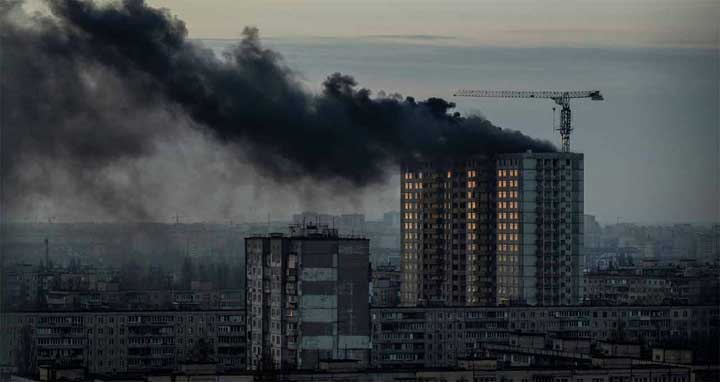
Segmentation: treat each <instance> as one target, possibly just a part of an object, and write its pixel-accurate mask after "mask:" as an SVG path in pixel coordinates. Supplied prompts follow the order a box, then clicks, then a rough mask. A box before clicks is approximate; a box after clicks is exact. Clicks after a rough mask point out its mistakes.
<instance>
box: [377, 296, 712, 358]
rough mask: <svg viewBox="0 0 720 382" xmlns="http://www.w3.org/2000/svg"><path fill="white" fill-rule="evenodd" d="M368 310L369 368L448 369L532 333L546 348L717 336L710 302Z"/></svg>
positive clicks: (530, 342)
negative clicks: (557, 343) (558, 343)
mask: <svg viewBox="0 0 720 382" xmlns="http://www.w3.org/2000/svg"><path fill="white" fill-rule="evenodd" d="M371 314H372V323H373V326H372V343H373V352H372V365H373V366H375V367H380V368H393V367H415V368H429V367H456V366H457V365H458V364H459V363H460V361H461V360H462V359H467V358H477V357H481V356H483V355H484V354H486V353H485V352H486V351H487V350H489V348H488V345H497V346H520V347H526V348H533V347H535V348H536V347H538V342H537V339H536V338H535V336H537V333H542V337H544V338H543V339H542V340H539V341H540V342H539V344H542V343H546V344H547V348H548V349H549V350H553V351H557V349H553V348H552V347H551V345H553V344H554V343H553V342H551V340H552V339H553V338H555V339H565V340H567V339H571V338H572V339H578V340H581V339H585V340H590V341H592V342H593V344H594V345H598V346H599V345H600V343H601V342H602V341H605V342H609V343H613V344H617V343H618V341H617V339H622V341H623V342H622V343H627V342H632V343H636V344H637V343H640V342H642V343H643V345H646V346H655V345H656V344H662V343H664V342H665V341H672V340H673V339H676V338H685V339H688V340H691V341H697V340H702V339H711V338H717V337H718V335H720V324H719V323H720V308H718V307H717V306H623V307H618V306H556V307H520V306H518V307H432V308H430V307H397V308H373V309H372V310H371ZM519 334H522V336H519ZM707 346H711V345H707ZM715 346H717V345H715ZM494 350H496V351H497V350H499V349H494ZM505 350H510V349H505ZM575 350H577V349H575ZM563 351H564V350H563ZM588 360H589V358H588Z"/></svg>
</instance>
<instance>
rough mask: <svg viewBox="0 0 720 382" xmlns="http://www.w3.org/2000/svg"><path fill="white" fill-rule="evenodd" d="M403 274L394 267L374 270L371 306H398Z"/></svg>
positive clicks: (384, 266)
mask: <svg viewBox="0 0 720 382" xmlns="http://www.w3.org/2000/svg"><path fill="white" fill-rule="evenodd" d="M401 277H402V274H401V273H400V270H399V269H398V268H397V267H395V266H393V265H380V266H377V267H375V268H374V269H373V270H372V276H371V279H370V285H371V290H370V305H372V306H397V305H398V304H399V303H400V285H401V282H400V280H401Z"/></svg>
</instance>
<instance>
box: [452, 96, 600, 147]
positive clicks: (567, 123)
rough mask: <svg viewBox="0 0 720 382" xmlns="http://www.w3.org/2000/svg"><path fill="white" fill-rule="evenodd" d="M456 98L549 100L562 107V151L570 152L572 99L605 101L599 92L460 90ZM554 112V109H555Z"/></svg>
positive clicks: (559, 128)
mask: <svg viewBox="0 0 720 382" xmlns="http://www.w3.org/2000/svg"><path fill="white" fill-rule="evenodd" d="M453 96H454V97H493V98H548V99H551V100H553V101H555V103H556V104H558V105H560V106H562V109H560V127H558V129H557V130H558V131H559V132H560V141H561V142H562V151H563V152H566V153H567V152H570V132H572V130H573V129H572V123H571V120H572V118H571V113H570V100H571V99H572V98H590V99H591V100H593V101H602V100H604V98H603V96H602V94H600V91H599V90H575V91H532V90H458V91H457V92H455V94H453ZM553 110H554V108H553Z"/></svg>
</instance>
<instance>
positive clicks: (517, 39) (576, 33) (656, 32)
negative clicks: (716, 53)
mask: <svg viewBox="0 0 720 382" xmlns="http://www.w3.org/2000/svg"><path fill="white" fill-rule="evenodd" d="M149 3H150V4H153V5H158V6H163V7H167V8H169V9H171V10H172V11H173V12H174V13H176V14H177V15H179V16H180V17H181V18H182V19H183V20H185V21H186V22H187V24H188V25H189V27H190V29H191V35H192V37H196V38H208V37H213V38H235V37H238V36H239V32H240V30H241V29H240V27H241V26H244V25H256V26H258V27H260V28H261V30H262V31H263V34H264V35H265V36H273V37H289V36H292V37H318V36H322V37H358V36H368V35H426V36H445V37H457V38H461V39H469V40H472V41H473V42H477V43H483V44H494V45H521V46H525V45H546V44H552V45H557V44H561V45H564V44H573V45H580V46H588V45H590V44H592V45H595V44H602V45H611V46H629V45H662V46H668V45H671V46H698V45H701V46H706V47H708V46H710V47H713V46H716V44H715V43H716V42H717V27H718V20H719V19H720V11H719V8H720V7H719V6H718V1H717V0H572V1H567V0H445V1H437V0H242V1H237V0H205V1H197V0H149Z"/></svg>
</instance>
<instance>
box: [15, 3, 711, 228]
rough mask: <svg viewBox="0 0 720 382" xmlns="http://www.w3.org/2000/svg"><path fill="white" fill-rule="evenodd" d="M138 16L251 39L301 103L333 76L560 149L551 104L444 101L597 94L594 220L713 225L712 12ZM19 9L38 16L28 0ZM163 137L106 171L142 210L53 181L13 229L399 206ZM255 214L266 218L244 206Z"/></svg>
mask: <svg viewBox="0 0 720 382" xmlns="http://www.w3.org/2000/svg"><path fill="white" fill-rule="evenodd" d="M149 4H150V5H153V6H159V7H167V8H168V10H169V12H170V13H171V14H173V15H176V16H177V17H178V18H179V19H181V20H182V21H183V22H184V23H185V26H186V27H187V30H188V34H189V37H190V38H191V39H194V40H195V41H197V42H199V43H201V44H203V45H205V46H208V47H211V48H213V49H214V50H215V51H216V52H217V53H218V54H221V51H222V50H223V49H225V48H228V47H230V46H232V45H233V44H235V43H237V41H239V38H240V37H241V32H242V29H243V28H244V27H245V26H256V27H258V28H259V32H260V43H261V44H263V45H264V46H266V47H268V48H270V49H273V50H275V51H276V52H277V53H278V54H280V55H281V56H282V61H281V62H282V63H284V64H286V65H287V66H288V67H289V68H290V69H291V70H292V71H293V72H294V73H295V75H296V77H297V78H298V79H299V80H300V82H301V83H302V85H303V86H304V87H305V88H307V89H308V90H309V91H311V92H319V91H321V89H320V88H321V83H322V82H323V81H324V80H325V79H326V78H327V76H329V75H330V74H332V73H335V72H341V73H343V74H347V75H351V76H353V77H354V78H355V79H356V80H357V82H358V86H359V87H364V88H368V89H370V90H371V91H372V92H373V94H374V95H377V94H378V92H380V91H383V92H384V93H386V94H394V93H399V94H402V95H403V96H412V97H415V98H417V99H419V100H420V99H426V98H429V97H441V98H444V99H446V100H448V101H452V102H455V103H457V105H458V106H457V109H456V110H457V111H459V112H461V113H463V114H466V115H472V114H479V115H482V116H484V117H486V118H487V119H488V120H489V121H490V122H492V123H494V124H495V125H497V126H501V127H503V128H509V129H513V130H519V131H521V132H523V133H525V134H527V135H529V136H532V137H536V138H539V139H543V140H547V141H551V142H553V143H555V144H556V145H557V144H558V136H557V133H556V132H553V130H552V126H553V122H555V123H556V124H557V123H558V122H557V121H553V115H552V107H553V106H555V105H554V104H553V103H552V102H551V101H547V100H546V101H543V100H536V101H515V100H502V99H467V98H465V99H463V98H453V97H452V92H453V91H454V90H455V89H457V88H463V87H471V88H472V87H482V88H486V89H494V88H507V89H531V90H535V89H538V90H541V89H551V90H553V89H593V88H602V89H603V92H604V94H605V101H604V102H603V103H586V102H576V103H575V105H574V116H573V117H574V118H573V119H574V122H575V128H576V132H575V134H574V135H573V137H572V144H573V149H574V150H577V151H578V152H584V153H585V155H586V156H587V158H588V159H590V160H588V162H587V164H586V166H587V167H586V176H585V180H586V195H585V203H586V211H588V212H592V213H594V214H596V215H597V216H598V218H599V219H600V220H601V221H604V222H616V221H617V219H619V220H620V221H628V222H640V223H642V222H644V223H661V224H662V223H677V222H712V221H716V220H717V217H718V208H720V207H718V206H719V204H718V194H719V193H718V162H719V158H718V141H719V138H718V113H717V104H718V84H717V81H712V80H708V79H712V78H717V72H718V53H717V41H718V36H717V22H716V20H717V18H716V17H715V16H718V15H717V7H714V4H713V2H712V1H688V2H685V1H682V2H681V1H662V2H659V3H655V2H653V3H652V6H650V5H649V4H650V3H648V2H646V1H631V2H614V1H613V2H602V3H600V2H592V1H581V2H579V3H578V4H577V6H576V7H571V8H567V9H563V8H561V7H558V3H557V2H553V1H549V2H528V1H518V2H512V3H511V4H509V5H508V4H505V3H502V4H501V3H500V2H494V1H483V2H463V1H461V2H447V3H434V2H423V1H420V2H407V1H406V2H403V1H401V2H382V1H370V2H362V3H360V2H353V1H348V2H327V1H308V2H285V1H270V2H253V1H249V2H246V1H244V2H239V3H238V2H220V3H218V4H217V6H213V7H205V6H201V5H199V4H198V3H196V2H191V1H171V2H163V1H150V2H149ZM25 7H26V8H27V9H29V10H39V11H40V12H46V7H45V6H44V5H43V4H41V3H38V2H32V1H31V2H28V3H27V4H25ZM221 10H222V11H221ZM549 25H552V26H549ZM539 74H542V75H539ZM163 123H164V122H163ZM174 123H175V124H178V125H183V124H185V123H184V122H182V118H181V119H180V120H178V121H175V122H174ZM161 136H163V139H161V140H156V141H155V143H154V144H153V150H151V152H149V153H146V154H145V155H143V156H142V161H141V162H133V161H130V162H125V163H113V164H112V166H111V167H108V168H106V169H105V170H104V171H105V172H104V174H103V176H105V177H106V180H108V185H107V187H108V188H113V187H114V188H117V189H118V190H123V189H124V190H125V191H122V192H124V193H127V192H129V189H131V188H132V189H137V190H138V191H139V193H138V194H137V195H135V197H134V199H136V201H135V203H137V204H142V205H143V209H146V211H145V212H144V213H143V214H140V215H139V216H133V215H132V214H130V215H128V214H127V213H125V212H124V211H123V213H115V212H114V211H112V208H110V209H108V208H104V207H103V206H102V204H103V202H102V201H99V200H88V198H84V197H82V195H83V193H84V191H83V186H82V185H77V184H76V185H72V183H73V181H70V180H68V179H66V178H62V177H60V176H56V177H57V179H52V177H49V178H50V181H49V183H50V184H48V187H46V188H44V189H43V191H42V192H39V193H38V194H34V193H33V192H32V191H31V190H28V191H31V192H30V194H29V195H24V197H23V200H22V202H21V203H19V204H21V207H20V208H17V209H15V210H14V211H16V212H15V213H13V217H14V218H15V219H17V220H28V221H32V220H46V219H47V218H50V217H55V218H56V219H60V220H61V221H62V220H65V221H93V220H117V219H120V220H126V219H130V220H133V219H136V220H137V219H139V220H157V221H167V220H168V219H170V217H171V216H174V215H177V214H180V215H183V216H185V217H186V218H187V219H188V221H229V220H235V221H253V220H255V221H257V220H266V219H267V214H270V216H271V218H276V219H284V218H287V217H288V214H287V212H286V211H288V210H295V211H300V210H313V209H314V210H320V211H339V212H360V213H365V214H367V215H369V216H379V215H381V214H382V212H383V211H387V210H392V209H395V208H397V205H398V203H399V199H398V197H399V195H398V193H397V184H398V183H397V182H398V178H397V176H395V175H392V172H389V173H388V174H389V177H388V178H386V179H384V180H383V181H380V182H378V183H375V184H374V185H373V187H372V188H371V190H370V191H368V189H366V188H365V187H352V188H350V189H348V188H346V187H344V186H341V185H338V184H337V183H334V182H330V183H328V182H316V181H313V180H308V179H293V180H291V181H288V180H287V179H285V180H281V181H279V182H278V179H272V178H271V177H267V176H263V174H262V173H258V172H257V169H256V168H254V167H253V166H248V165H247V163H246V162H243V161H242V160H238V159H237V158H238V156H237V155H236V154H237V152H242V151H243V149H244V148H243V147H242V145H240V146H232V147H228V146H222V145H220V146H219V145H217V144H216V143H215V141H214V140H213V139H212V138H210V137H208V136H207V135H203V134H202V133H200V134H199V133H198V132H197V130H196V129H195V130H194V129H192V128H190V129H188V128H186V127H185V128H180V129H179V130H177V131H176V132H175V133H173V134H172V138H170V137H165V136H164V135H161ZM140 169H142V170H140ZM109 174H112V175H109ZM210 184H212V185H213V186H211V187H207V185H210ZM70 189H72V191H68V190H70ZM298 190H300V192H297V191H298ZM48 191H52V192H48ZM288 191H295V192H288ZM90 199H93V198H90ZM259 205H261V206H263V207H265V208H262V209H257V208H249V207H250V206H259ZM710 206H713V207H710ZM259 210H262V211H263V212H261V213H256V212H257V211H259Z"/></svg>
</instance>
